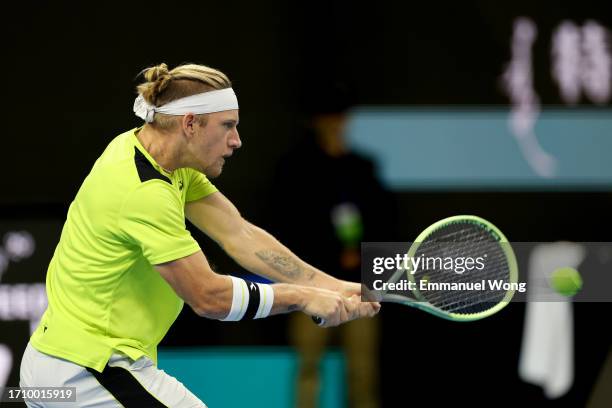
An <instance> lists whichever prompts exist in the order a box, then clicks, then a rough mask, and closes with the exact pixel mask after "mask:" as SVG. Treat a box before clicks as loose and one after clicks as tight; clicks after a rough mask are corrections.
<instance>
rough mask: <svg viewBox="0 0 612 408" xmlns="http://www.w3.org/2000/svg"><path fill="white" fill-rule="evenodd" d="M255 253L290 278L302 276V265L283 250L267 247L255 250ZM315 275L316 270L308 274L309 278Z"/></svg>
mask: <svg viewBox="0 0 612 408" xmlns="http://www.w3.org/2000/svg"><path fill="white" fill-rule="evenodd" d="M255 255H257V257H258V258H259V259H261V260H262V261H264V262H265V263H266V264H267V265H268V266H270V267H271V268H272V269H274V270H276V271H278V272H280V273H281V274H282V275H283V276H286V277H288V278H290V279H299V278H301V277H302V273H303V271H302V267H300V265H299V264H298V263H297V262H296V260H295V259H294V258H293V257H291V256H290V255H286V254H283V253H282V252H276V251H273V250H271V249H265V250H263V251H257V252H255ZM313 277H314V272H312V273H311V274H310V276H308V279H309V280H310V279H312V278H313Z"/></svg>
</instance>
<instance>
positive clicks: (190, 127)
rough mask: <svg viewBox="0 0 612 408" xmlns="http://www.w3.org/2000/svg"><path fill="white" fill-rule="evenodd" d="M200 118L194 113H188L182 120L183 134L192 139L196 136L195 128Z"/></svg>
mask: <svg viewBox="0 0 612 408" xmlns="http://www.w3.org/2000/svg"><path fill="white" fill-rule="evenodd" d="M197 120H198V118H197V117H196V115H194V114H193V113H186V114H184V115H183V116H182V118H181V127H182V129H183V132H184V133H185V134H186V135H187V136H188V137H191V136H193V135H194V134H195V129H194V126H195V125H196V122H197Z"/></svg>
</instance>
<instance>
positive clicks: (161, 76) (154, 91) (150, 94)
mask: <svg viewBox="0 0 612 408" xmlns="http://www.w3.org/2000/svg"><path fill="white" fill-rule="evenodd" d="M142 74H143V76H144V78H145V80H146V81H147V82H148V83H147V84H144V86H143V88H142V89H141V91H142V94H143V97H144V98H145V99H146V100H147V102H149V103H151V104H153V105H157V98H158V97H159V95H160V94H161V93H162V92H163V91H164V89H166V88H167V87H168V84H170V82H171V81H172V74H170V71H168V65H166V64H165V63H163V62H162V63H161V64H159V65H155V66H153V67H149V68H146V69H145V70H143V71H142Z"/></svg>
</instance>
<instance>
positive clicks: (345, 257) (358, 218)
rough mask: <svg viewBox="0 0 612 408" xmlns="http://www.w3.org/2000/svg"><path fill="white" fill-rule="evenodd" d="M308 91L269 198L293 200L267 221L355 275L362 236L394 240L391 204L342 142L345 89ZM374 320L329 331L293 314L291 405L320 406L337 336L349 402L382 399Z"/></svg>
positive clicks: (313, 258)
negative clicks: (324, 365) (324, 364)
mask: <svg viewBox="0 0 612 408" xmlns="http://www.w3.org/2000/svg"><path fill="white" fill-rule="evenodd" d="M310 89H311V90H312V89H315V88H310ZM312 93H314V94H316V100H310V99H311V98H303V99H302V101H301V102H302V111H303V113H304V116H305V123H303V124H302V133H303V134H302V135H301V136H302V137H300V138H299V140H298V141H297V143H296V144H295V146H294V147H293V148H291V149H290V151H289V152H288V153H287V154H286V155H285V156H284V157H282V159H281V160H280V162H279V165H278V166H277V170H276V174H275V178H274V183H273V188H272V196H273V197H276V198H274V199H273V200H272V203H277V204H280V203H287V200H289V203H290V204H289V205H287V204H285V205H284V206H278V205H276V206H275V207H273V208H271V210H272V212H271V214H270V217H269V218H270V223H271V225H273V230H274V231H275V233H277V234H279V235H280V236H281V237H283V238H282V239H286V240H287V242H290V243H291V245H295V246H296V247H297V248H299V251H301V253H303V254H304V256H305V258H306V259H308V260H309V262H312V263H313V264H315V265H319V267H322V268H326V270H327V271H329V273H330V274H332V275H335V276H336V277H338V278H341V279H352V280H359V279H360V265H361V264H360V246H361V242H362V241H377V240H379V241H384V240H390V239H392V237H393V236H394V234H393V231H392V230H393V226H394V225H395V223H394V222H393V213H394V211H395V206H394V204H393V200H392V199H391V195H390V194H389V193H388V192H387V191H385V189H384V188H383V186H382V185H381V183H380V182H379V181H378V179H377V176H376V171H375V165H374V163H373V162H372V161H371V160H370V159H368V158H367V157H364V156H362V155H360V154H358V153H356V152H353V151H351V150H350V148H349V146H348V145H347V141H346V139H345V133H346V127H347V124H348V120H349V110H350V108H351V107H352V106H353V104H354V101H355V96H354V95H353V94H352V93H351V91H350V88H349V87H348V86H347V85H345V84H341V83H332V84H330V85H329V86H321V85H318V86H317V87H316V92H312ZM373 136H374V135H373ZM279 196H283V197H284V200H282V199H279V198H278V197H279ZM287 211H289V212H290V213H291V214H292V216H291V220H292V223H291V224H292V225H291V226H289V225H288V224H289V223H283V222H282V221H281V220H287V219H289V216H284V213H286V212H287ZM275 220H276V221H275ZM293 221H295V223H294V222H293ZM315 236H317V237H318V238H317V239H316V240H314V239H310V238H309V237H315ZM379 325H380V322H379V319H378V318H374V319H368V321H359V322H354V324H348V325H345V327H343V328H342V329H340V330H327V329H321V328H320V327H317V326H316V325H314V324H313V322H312V320H311V319H310V318H308V317H307V318H300V317H298V318H293V317H290V318H289V326H288V328H289V332H288V335H289V342H290V344H291V345H292V346H293V347H295V348H296V351H297V352H298V360H299V369H298V376H297V383H296V395H295V398H296V406H298V407H300V408H306V407H315V406H318V401H319V398H320V388H321V381H320V364H321V360H322V357H323V356H324V354H325V351H326V348H327V347H328V346H329V345H331V344H338V343H339V344H340V346H341V347H342V350H343V352H344V355H345V357H346V363H347V366H346V373H347V380H348V388H349V390H348V392H349V396H350V406H352V407H364V408H365V407H378V406H380V402H379V381H380V377H379V375H380V371H379V358H378V355H379V333H380V331H379V328H380V327H379Z"/></svg>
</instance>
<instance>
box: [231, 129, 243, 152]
mask: <svg viewBox="0 0 612 408" xmlns="http://www.w3.org/2000/svg"><path fill="white" fill-rule="evenodd" d="M241 146H242V140H240V134H238V130H236V129H235V130H234V132H233V134H232V136H231V137H230V147H232V148H233V149H240V147H241Z"/></svg>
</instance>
